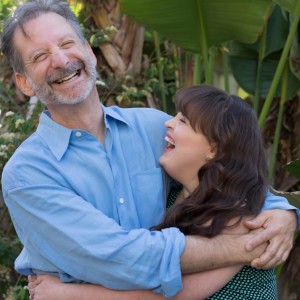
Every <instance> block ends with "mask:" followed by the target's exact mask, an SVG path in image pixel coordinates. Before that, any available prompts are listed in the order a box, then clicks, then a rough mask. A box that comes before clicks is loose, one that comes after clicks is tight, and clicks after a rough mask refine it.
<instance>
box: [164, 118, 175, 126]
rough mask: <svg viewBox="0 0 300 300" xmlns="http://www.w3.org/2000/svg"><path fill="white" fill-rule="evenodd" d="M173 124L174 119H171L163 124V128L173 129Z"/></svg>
mask: <svg viewBox="0 0 300 300" xmlns="http://www.w3.org/2000/svg"><path fill="white" fill-rule="evenodd" d="M174 122H175V117H173V118H172V119H170V120H168V121H166V122H165V126H166V127H167V128H173V127H174Z"/></svg>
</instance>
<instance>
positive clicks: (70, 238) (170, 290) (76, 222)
mask: <svg viewBox="0 0 300 300" xmlns="http://www.w3.org/2000/svg"><path fill="white" fill-rule="evenodd" d="M103 110H104V120H105V126H106V131H105V149H104V148H103V146H102V145H101V143H99V141H98V140H97V139H96V138H95V137H94V136H92V135H91V134H89V133H88V132H86V131H84V130H80V129H73V130H71V129H67V128H65V127H63V126H61V125H59V124H57V123H55V122H54V121H53V120H52V119H51V117H50V116H49V113H47V112H45V113H43V114H42V116H41V119H40V124H39V126H38V128H37V131H36V132H35V133H34V134H33V135H32V136H31V137H29V138H28V139H27V140H26V141H25V142H24V143H23V144H22V145H21V146H20V147H19V149H18V150H17V151H16V152H15V154H14V155H13V157H12V158H11V159H10V161H9V162H8V163H7V165H6V167H5V169H4V172H3V176H2V184H3V194H4V199H5V202H6V204H7V206H8V208H9V211H10V214H11V217H12V220H13V222H14V225H15V228H16V231H17V233H18V235H19V237H20V240H21V241H22V243H23V245H24V249H23V251H22V253H21V254H20V256H19V257H18V259H17V261H16V269H17V270H18V271H19V272H20V273H23V274H25V275H27V274H31V273H32V272H36V273H53V274H55V273H56V274H57V273H58V274H59V275H60V277H61V278H62V279H63V280H65V281H67V280H71V279H72V278H76V279H80V280H83V281H87V282H91V283H95V284H101V285H103V286H106V287H109V288H112V289H154V290H155V291H157V292H160V293H162V294H164V295H166V296H171V295H174V294H175V293H177V292H178V291H179V290H180V289H181V287H182V283H181V273H180V264H179V261H180V255H181V254H182V251H183V249H184V246H185V238H184V236H183V234H182V233H180V232H179V230H178V229H176V228H169V229H165V230H163V231H162V232H154V231H149V230H147V229H149V228H150V227H151V226H153V225H155V224H157V223H159V222H160V220H161V218H162V217H163V214H164V208H165V195H166V190H165V188H164V186H165V185H164V183H165V179H166V178H165V175H164V173H163V172H162V170H161V168H160V166H159V164H158V158H159V157H160V155H161V154H162V149H163V147H164V146H165V142H164V136H165V130H164V129H163V128H164V127H163V124H164V122H165V121H166V120H167V119H168V118H169V116H167V115H166V114H164V113H162V112H160V111H157V110H153V109H120V108H118V107H109V108H105V107H103ZM265 208H283V209H289V208H292V207H290V206H289V205H288V203H287V202H286V201H285V199H284V198H281V197H275V196H273V195H269V196H268V201H267V204H266V207H265Z"/></svg>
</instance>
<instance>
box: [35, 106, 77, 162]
mask: <svg viewBox="0 0 300 300" xmlns="http://www.w3.org/2000/svg"><path fill="white" fill-rule="evenodd" d="M36 131H37V133H38V134H39V135H40V137H41V138H42V139H43V141H44V142H45V143H46V144H47V145H48V147H49V148H50V150H51V152H52V153H53V154H54V156H55V157H56V159H57V160H60V159H61V158H62V156H63V155H64V153H65V152H66V150H67V148H68V145H69V141H70V137H71V134H72V129H69V128H66V127H64V126H62V125H60V124H58V123H56V122H54V121H53V120H52V119H51V114H50V112H49V111H44V112H43V113H42V115H41V118H40V123H39V126H38V128H37V130H36Z"/></svg>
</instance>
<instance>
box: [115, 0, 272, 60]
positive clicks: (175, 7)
mask: <svg viewBox="0 0 300 300" xmlns="http://www.w3.org/2000/svg"><path fill="white" fill-rule="evenodd" d="M120 3H121V7H122V10H123V12H125V13H126V14H127V15H128V16H130V17H131V18H132V19H134V20H135V21H137V22H139V23H141V24H144V25H146V26H148V27H150V28H152V29H154V30H156V31H158V32H160V33H161V34H163V35H164V36H165V37H167V38H168V39H170V40H171V41H172V42H173V43H175V44H176V45H177V46H179V47H181V48H183V49H185V50H188V51H191V52H195V53H200V54H203V52H205V50H204V49H208V48H210V47H211V46H214V45H219V44H222V43H224V42H226V41H231V40H238V41H241V42H243V43H253V42H254V41H256V40H257V38H258V36H259V34H260V33H261V32H262V29H263V26H264V24H265V22H266V20H267V18H268V17H269V15H270V12H271V6H272V2H271V1H270V0H252V1H249V0H209V1H208V0H120ZM204 54H205V53H204Z"/></svg>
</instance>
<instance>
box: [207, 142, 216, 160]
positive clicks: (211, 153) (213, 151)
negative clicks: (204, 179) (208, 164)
mask: <svg viewBox="0 0 300 300" xmlns="http://www.w3.org/2000/svg"><path fill="white" fill-rule="evenodd" d="M216 154H217V144H216V143H212V144H210V149H209V153H208V154H207V157H209V159H213V158H214V157H215V156H216Z"/></svg>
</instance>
